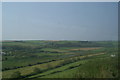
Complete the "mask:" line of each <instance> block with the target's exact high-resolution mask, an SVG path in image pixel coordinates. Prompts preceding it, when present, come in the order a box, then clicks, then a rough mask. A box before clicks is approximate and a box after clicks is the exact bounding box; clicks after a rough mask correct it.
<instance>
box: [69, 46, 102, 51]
mask: <svg viewBox="0 0 120 80" xmlns="http://www.w3.org/2000/svg"><path fill="white" fill-rule="evenodd" d="M100 48H101V47H95V48H79V49H69V51H77V50H95V49H100Z"/></svg>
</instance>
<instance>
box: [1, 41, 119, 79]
mask: <svg viewBox="0 0 120 80" xmlns="http://www.w3.org/2000/svg"><path fill="white" fill-rule="evenodd" d="M2 55H3V56H2V65H3V68H2V71H3V73H2V74H3V75H2V77H3V79H6V78H8V79H11V78H21V79H27V78H31V79H37V78H117V77H118V43H117V41H37V40H36V41H34V40H33V41H32V40H31V41H3V46H2Z"/></svg>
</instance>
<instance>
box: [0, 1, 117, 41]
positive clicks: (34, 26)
mask: <svg viewBox="0 0 120 80" xmlns="http://www.w3.org/2000/svg"><path fill="white" fill-rule="evenodd" d="M2 28H3V29H2V34H3V35H2V37H3V40H11V39H19V40H23V39H37V40H38V39H39V40H117V39H118V3H117V2H4V3H2Z"/></svg>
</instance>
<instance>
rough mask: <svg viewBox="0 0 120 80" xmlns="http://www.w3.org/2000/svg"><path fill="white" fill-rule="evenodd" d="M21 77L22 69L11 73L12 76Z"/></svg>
mask: <svg viewBox="0 0 120 80" xmlns="http://www.w3.org/2000/svg"><path fill="white" fill-rule="evenodd" d="M20 77H21V73H20V71H16V72H14V73H13V74H12V75H11V78H20Z"/></svg>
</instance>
